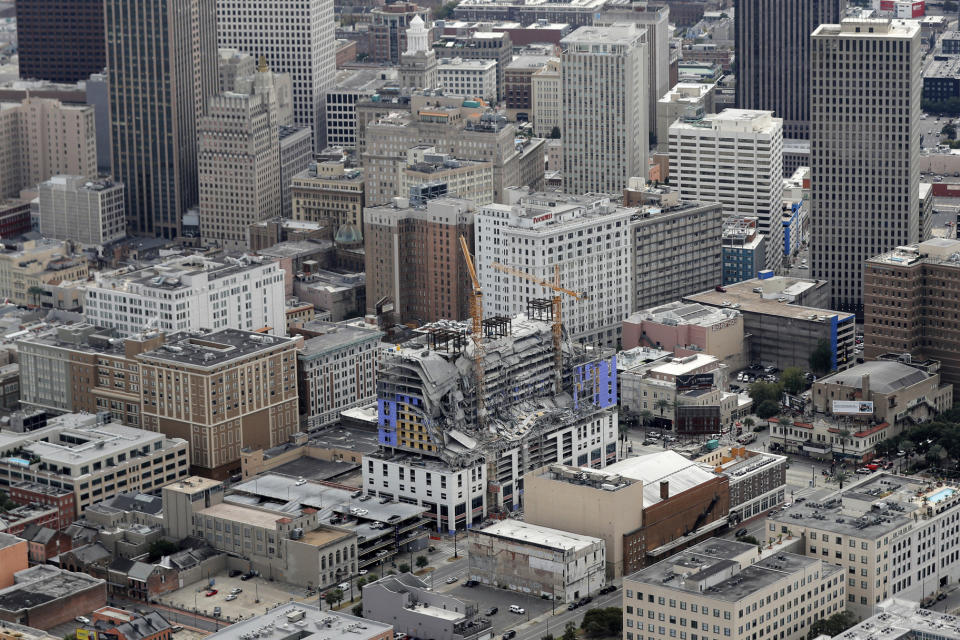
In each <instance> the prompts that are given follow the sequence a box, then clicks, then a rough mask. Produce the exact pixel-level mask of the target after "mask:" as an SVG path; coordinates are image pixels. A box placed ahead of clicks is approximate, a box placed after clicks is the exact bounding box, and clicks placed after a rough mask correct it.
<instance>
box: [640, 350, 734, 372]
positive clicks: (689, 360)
mask: <svg viewBox="0 0 960 640" xmlns="http://www.w3.org/2000/svg"><path fill="white" fill-rule="evenodd" d="M719 361H720V360H719V359H718V358H717V357H716V356H710V355H707V354H705V353H697V354H694V355H692V356H684V357H682V358H672V359H670V360H668V361H666V362H664V363H663V364H658V365H657V366H655V367H653V368H652V369H650V371H651V372H652V373H661V374H663V375H668V376H682V375H684V374H687V373H690V372H691V371H695V370H696V369H699V368H701V367H705V366H706V365H708V364H713V363H715V362H719Z"/></svg>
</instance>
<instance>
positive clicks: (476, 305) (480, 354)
mask: <svg viewBox="0 0 960 640" xmlns="http://www.w3.org/2000/svg"><path fill="white" fill-rule="evenodd" d="M460 249H461V250H462V251H463V260H464V262H466V263H467V271H468V272H469V273H470V280H471V281H472V282H473V294H472V295H471V296H470V318H471V320H472V321H473V327H472V330H471V335H470V338H471V339H472V340H473V375H474V377H475V379H476V382H475V386H476V394H477V427H479V428H480V429H483V428H485V427H486V425H487V411H486V394H485V389H486V360H485V356H486V352H485V351H484V348H483V291H482V290H481V289H480V280H479V279H478V278H477V270H476V268H475V267H474V266H473V256H471V255H470V247H468V246H467V239H466V238H464V237H463V236H462V235H461V236H460Z"/></svg>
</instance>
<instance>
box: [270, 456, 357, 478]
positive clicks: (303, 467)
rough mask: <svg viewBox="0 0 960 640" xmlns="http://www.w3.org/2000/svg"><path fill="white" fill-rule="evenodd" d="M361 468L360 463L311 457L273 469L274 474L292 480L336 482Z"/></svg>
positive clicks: (303, 457)
mask: <svg viewBox="0 0 960 640" xmlns="http://www.w3.org/2000/svg"><path fill="white" fill-rule="evenodd" d="M359 468H360V463H359V462H350V461H348V460H321V459H319V458H311V457H309V456H301V457H299V458H297V459H296V460H291V461H290V462H287V463H285V464H282V465H280V466H278V467H274V468H273V472H274V473H278V474H280V475H284V476H290V477H291V478H307V479H309V480H334V479H336V478H339V477H340V476H343V475H346V474H348V473H351V472H353V471H356V470H357V469H359Z"/></svg>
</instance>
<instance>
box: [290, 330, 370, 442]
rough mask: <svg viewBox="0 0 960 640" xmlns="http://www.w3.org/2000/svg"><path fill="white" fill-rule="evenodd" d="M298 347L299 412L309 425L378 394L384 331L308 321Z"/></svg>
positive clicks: (326, 420) (328, 421)
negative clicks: (307, 334)
mask: <svg viewBox="0 0 960 640" xmlns="http://www.w3.org/2000/svg"><path fill="white" fill-rule="evenodd" d="M310 335H312V336H313V337H311V338H309V339H308V340H306V341H305V342H304V343H303V346H302V347H301V348H300V349H299V350H298V351H297V385H298V387H299V392H298V393H299V396H300V416H301V418H302V419H304V420H306V423H307V426H308V427H309V428H311V429H312V428H316V427H320V426H324V425H328V424H331V423H333V422H336V421H337V420H338V419H339V417H340V412H341V411H343V410H345V409H350V408H352V407H358V406H362V405H365V404H369V403H371V402H373V401H374V400H376V397H377V372H376V360H377V348H378V345H379V343H380V338H381V337H382V336H383V333H382V332H380V331H377V330H375V329H366V328H358V327H355V326H350V325H342V324H335V323H333V322H318V321H315V322H311V323H310Z"/></svg>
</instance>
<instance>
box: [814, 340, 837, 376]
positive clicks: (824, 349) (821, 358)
mask: <svg viewBox="0 0 960 640" xmlns="http://www.w3.org/2000/svg"><path fill="white" fill-rule="evenodd" d="M832 369H833V353H832V351H831V350H830V343H829V342H827V341H826V340H821V341H820V342H818V343H817V348H816V349H814V350H813V353H811V354H810V370H811V371H813V372H814V373H815V374H817V375H818V376H822V375H823V374H825V373H827V372H829V371H831V370H832Z"/></svg>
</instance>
